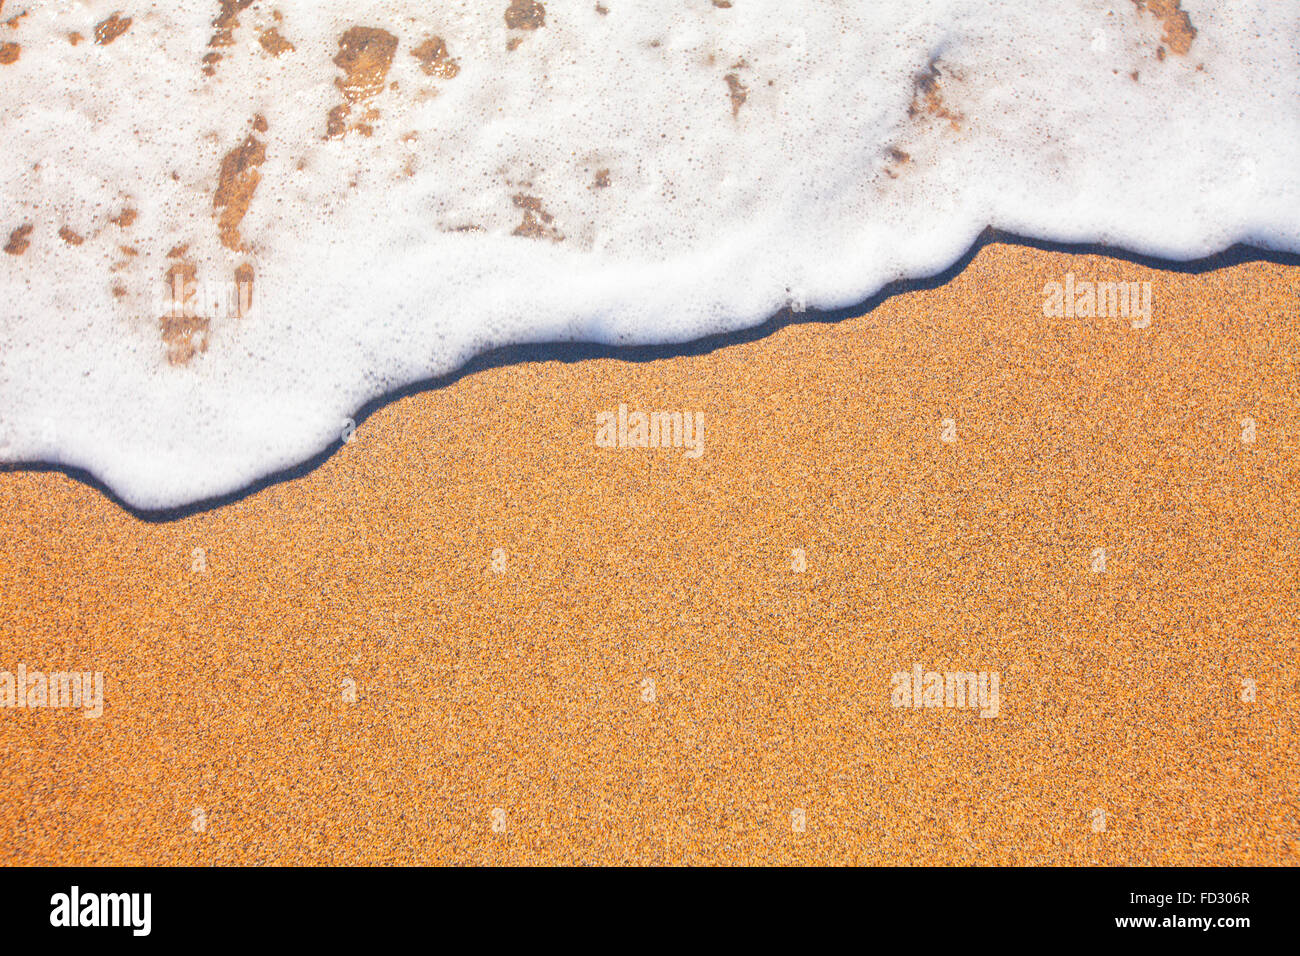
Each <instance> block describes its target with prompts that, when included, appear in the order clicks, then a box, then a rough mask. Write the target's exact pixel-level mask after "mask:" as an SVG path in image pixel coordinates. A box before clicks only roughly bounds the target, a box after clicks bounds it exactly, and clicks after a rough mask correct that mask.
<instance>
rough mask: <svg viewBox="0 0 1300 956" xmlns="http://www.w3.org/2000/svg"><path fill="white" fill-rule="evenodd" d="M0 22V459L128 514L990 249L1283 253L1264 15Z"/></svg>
mask: <svg viewBox="0 0 1300 956" xmlns="http://www.w3.org/2000/svg"><path fill="white" fill-rule="evenodd" d="M0 11H2V12H0V19H2V20H5V21H7V22H0V103H2V104H3V105H2V106H0V138H2V142H3V146H0V150H3V153H4V156H5V161H4V163H3V164H0V217H3V218H2V219H0V243H3V244H4V252H5V255H2V256H0V291H2V293H3V298H2V301H3V305H0V461H7V462H30V461H46V462H55V463H60V464H63V465H67V466H70V467H78V468H85V469H88V470H89V471H91V472H92V473H94V474H95V475H96V476H98V477H99V478H100V479H101V480H103V481H104V482H105V483H106V484H107V485H108V486H109V487H111V488H112V489H113V490H114V491H115V492H116V493H117V494H119V495H120V496H121V498H122V499H123V500H125V501H127V502H129V503H131V504H132V505H135V506H137V507H141V508H164V507H173V506H181V505H185V504H188V503H192V502H195V501H198V500H202V499H207V498H210V497H213V496H218V495H222V494H226V493H229V492H232V491H235V490H238V489H239V488H241V487H244V486H245V485H247V484H248V483H250V482H254V481H256V480H257V479H258V478H260V477H263V476H265V475H268V474H270V473H273V472H277V471H280V470H282V469H285V468H288V467H292V466H293V465H295V464H298V463H300V462H302V461H304V460H306V459H308V458H310V457H311V456H312V455H314V454H315V453H317V452H319V451H320V450H321V449H323V448H325V447H327V446H328V445H329V444H331V443H332V442H334V441H336V440H338V438H339V437H340V435H341V434H342V432H343V431H344V430H345V429H346V427H347V424H346V423H347V421H348V419H349V417H350V416H352V415H354V414H355V413H356V410H357V409H358V408H360V407H361V406H362V405H364V404H365V403H366V402H367V401H368V400H370V399H373V398H374V397H376V396H378V395H380V394H382V393H384V392H386V391H389V390H391V389H393V388H396V387H400V386H402V385H405V384H409V383H411V382H414V381H418V380H421V379H425V378H429V377H431V376H436V375H439V374H443V373H446V372H449V371H452V370H454V369H455V368H457V367H459V366H460V365H462V364H464V363H465V362H466V361H467V360H468V359H469V358H471V357H472V356H474V355H475V354H478V353H480V352H482V351H484V350H487V349H489V348H492V347H494V346H497V345H504V344H511V343H527V342H539V341H557V340H558V341H563V340H580V341H592V342H601V343H610V344H623V343H667V342H676V341H684V340H688V339H692V338H695V337H698V336H701V335H705V334H709V333H715V332H722V331H728V330H735V329H739V328H743V327H746V326H750V325H754V324H756V323H759V322H761V321H763V320H764V319H766V318H767V317H769V316H771V315H772V314H773V313H775V312H777V311H779V310H780V309H782V308H784V307H786V306H789V305H791V304H792V303H793V304H797V305H798V306H807V307H821V308H832V307H838V306H843V305H846V304H850V303H853V302H856V301H861V300H862V299H864V298H866V297H868V296H870V295H871V294H872V293H873V292H875V291H877V290H879V289H880V288H881V287H882V286H884V285H885V284H887V283H889V282H890V281H892V280H896V279H900V278H908V277H917V276H923V275H929V274H933V273H935V272H937V271H939V270H942V269H943V268H944V267H946V266H947V265H949V264H951V263H952V262H953V261H955V260H956V259H957V258H958V257H959V256H960V255H961V254H962V253H963V252H964V251H965V250H966V249H967V248H968V247H969V245H970V244H971V242H972V241H973V239H974V238H975V237H976V235H977V234H978V233H979V231H980V230H981V229H983V228H984V227H986V226H990V225H991V226H995V227H997V228H1000V229H1004V230H1007V231H1010V232H1015V233H1018V234H1021V235H1026V236H1034V237H1041V238H1045V239H1051V240H1058V241H1063V242H1077V241H1096V242H1105V243H1109V244H1113V245H1116V246H1121V247H1125V248H1127V249H1131V250H1134V251H1138V252H1145V253H1149V254H1153V255H1159V256H1164V257H1170V258H1190V257H1197V256H1203V255H1207V254H1210V253H1213V252H1216V251H1218V250H1221V249H1223V248H1225V247H1227V246H1229V245H1231V244H1232V243H1234V242H1242V241H1245V242H1250V243H1254V244H1256V245H1259V246H1263V247H1268V248H1273V249H1279V250H1289V251H1297V250H1300V202H1298V200H1300V193H1298V191H1297V181H1296V180H1297V170H1300V155H1298V154H1300V108H1298V107H1300V65H1298V61H1297V56H1296V50H1297V48H1298V47H1300V6H1297V5H1296V4H1294V3H1279V2H1275V0H1274V2H1262V0H1261V2H1245V0H1237V2H1233V3H1231V4H1226V3H1216V2H1206V0H1183V2H1181V3H1180V2H1177V0H1110V2H1100V0H1067V2H1062V3H1050V4H1049V3H1041V2H1029V0H929V2H927V0H905V2H879V0H878V2H872V3H866V2H862V3H848V2H842V3H827V2H812V0H806V2H805V0H779V2H778V0H729V2H723V0H672V2H668V0H662V2H655V0H635V2H632V0H600V2H579V0H574V2H563V3H561V2H558V0H551V2H545V3H543V2H533V0H484V2H475V3H472V4H463V3H459V4H452V3H425V2H420V3H415V2H393V0H390V2H380V0H371V2H365V0H347V2H342V0H313V2H307V0H282V2H279V3H266V2H250V0H220V2H216V0H173V2H172V3H169V4H146V3H131V2H129V0H114V2H110V3H101V2H87V3H76V4H33V5H30V6H24V5H16V4H13V3H8V4H2V3H0ZM9 18H11V19H9Z"/></svg>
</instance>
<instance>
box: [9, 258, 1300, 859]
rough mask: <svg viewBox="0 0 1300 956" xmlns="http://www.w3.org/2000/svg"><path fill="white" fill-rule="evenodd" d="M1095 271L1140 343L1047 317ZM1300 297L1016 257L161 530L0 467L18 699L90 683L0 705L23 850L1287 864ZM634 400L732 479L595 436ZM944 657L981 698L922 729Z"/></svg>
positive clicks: (1299, 840) (508, 386)
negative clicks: (37, 682) (39, 682)
mask: <svg viewBox="0 0 1300 956" xmlns="http://www.w3.org/2000/svg"><path fill="white" fill-rule="evenodd" d="M1067 273H1073V274H1074V275H1075V276H1077V277H1079V278H1080V279H1089V280H1110V279H1115V280H1119V279H1122V280H1124V281H1130V282H1150V283H1151V284H1152V301H1153V306H1154V308H1153V313H1154V314H1153V319H1152V322H1151V324H1150V327H1148V328H1145V329H1135V328H1133V327H1132V323H1131V322H1130V321H1129V320H1127V319H1123V318H1077V317H1075V318H1065V317H1060V318H1049V317H1045V316H1044V314H1043V300H1044V296H1043V293H1042V290H1043V287H1044V285H1045V284H1046V283H1048V282H1053V281H1063V279H1064V277H1065V275H1066V274H1067ZM1298 292H1300V272H1298V271H1297V270H1296V269H1294V268H1288V267H1285V266H1280V265H1273V264H1268V263H1247V264H1243V265H1237V266H1233V267H1231V268H1228V269H1224V270H1221V271H1216V272H1212V273H1206V274H1202V275H1190V274H1184V273H1179V272H1169V271H1160V270H1153V269H1148V268H1145V267H1143V266H1140V265H1135V264H1131V263H1128V262H1123V261H1118V260H1114V259H1109V258H1104V257H1094V256H1083V255H1068V254H1065V253H1060V252H1046V251H1038V250H1032V249H1027V248H1022V247H1016V246H1006V245H993V246H989V247H986V248H985V249H983V250H982V251H981V252H980V253H979V254H978V255H977V256H976V258H975V259H974V261H973V262H972V263H971V264H970V265H969V266H968V267H967V268H966V269H965V270H964V271H962V272H961V273H960V274H959V275H957V276H956V277H955V278H954V279H953V280H952V281H951V282H949V283H946V284H944V285H942V286H940V287H938V288H935V289H933V290H928V291H924V290H923V291H917V292H912V293H908V294H905V295H900V296H896V297H893V298H890V299H888V300H887V301H885V302H884V303H883V304H882V305H880V306H879V307H878V308H876V309H875V310H873V311H871V312H870V313H869V314H867V315H864V316H862V317H859V318H854V319H848V320H845V321H842V322H838V323H832V324H826V323H807V324H799V325H793V326H790V327H787V328H784V329H782V330H780V331H778V332H776V333H775V334H773V335H771V336H768V337H765V338H762V339H759V340H757V341H752V342H748V343H744V344H737V345H733V346H729V347H726V348H722V349H719V350H716V351H713V352H711V353H709V354H704V355H688V356H685V357H678V358H672V359H666V360H658V361H651V362H629V361H620V360H614V359H598V360H592V361H583V362H577V363H571V364H565V363H559V362H547V363H540V364H523V365H516V366H511V367H505V368H498V369H492V370H488V371H484V372H481V373H478V374H474V375H471V376H468V377H466V378H464V379H462V380H460V381H458V382H456V383H455V384H453V385H451V386H449V387H447V388H445V389H441V390H437V391H432V392H427V393H423V394H419V395H415V396H412V397H408V398H404V399H401V400H399V401H397V402H395V403H393V404H391V405H389V406H387V407H385V408H383V409H382V410H380V411H379V412H377V413H376V414H374V415H373V416H372V417H370V418H369V419H368V420H367V421H365V422H364V423H363V424H362V426H361V427H360V429H359V430H358V431H357V433H356V436H355V440H354V441H353V442H352V443H351V444H349V445H348V446H347V447H345V448H344V449H343V450H342V451H341V452H339V453H338V454H337V455H335V456H334V457H332V458H331V459H329V460H328V461H327V462H325V464H323V465H322V466H321V467H320V468H318V469H316V470H315V471H313V472H311V473H310V474H309V475H307V476H306V477H303V478H301V479H299V480H295V481H292V482H288V483H284V484H279V485H276V486H273V487H270V488H267V489H265V490H262V491H260V492H258V493H256V494H254V495H252V496H250V497H247V498H245V499H243V500H240V501H237V502H235V503H233V504H230V505H228V506H225V507H221V508H219V509H217V510H215V511H211V512H208V513H204V514H199V515H195V516H192V517H188V518H185V519H182V520H178V521H174V522H170V523H165V524H151V523H147V522H143V521H141V520H139V519H137V518H135V517H133V516H131V515H130V514H128V513H126V512H124V511H122V510H121V509H120V508H119V507H118V506H116V505H114V504H113V503H111V502H110V501H108V500H106V499H105V498H104V497H103V496H102V495H101V494H100V493H99V492H97V491H96V490H94V489H92V488H89V487H87V486H85V485H82V484H80V483H78V482H75V481H73V480H71V479H69V478H67V477H64V476H63V475H61V474H57V473H53V474H51V473H29V472H17V473H8V474H0V541H3V545H2V547H0V607H2V608H3V614H0V670H9V671H13V670H15V669H16V667H17V666H18V665H19V664H23V665H25V666H26V667H27V668H28V669H29V670H41V671H46V672H53V671H59V670H77V671H99V672H102V673H103V675H104V712H103V715H102V716H101V717H100V718H98V719H88V718H86V717H83V716H82V715H81V714H80V713H78V712H76V711H74V710H55V709H50V708H44V709H42V708H24V709H12V710H4V711H0V834H2V835H3V842H2V843H0V862H3V863H5V864H54V863H59V864H131V863H151V864H233V863H267V864H279V863H334V864H361V863H379V862H384V863H527V862H540V863H616V862H617V863H622V862H627V863H633V862H635V863H757V862H767V863H778V862H780V863H891V864H895V863H896V864H926V863H970V864H1005V863H1026V864H1029V863H1041V864H1244V863H1254V864H1286V865H1295V864H1297V863H1300V806H1298V798H1297V796H1296V792H1295V768H1296V764H1295V753H1296V750H1297V744H1298V743H1300V740H1298V733H1297V730H1298V726H1297V711H1298V708H1297V698H1298V696H1300V667H1298V666H1297V664H1298V661H1297V646H1298V645H1297V631H1298V630H1300V625H1298V624H1297V621H1298V620H1300V599H1298V598H1297V593H1298V591H1297V584H1298V583H1300V582H1298V579H1297V573H1298V571H1300V558H1298V557H1297V553H1298V550H1297V546H1298V545H1300V528H1298V527H1297V524H1298V522H1297V518H1296V507H1295V505H1296V491H1297V487H1300V486H1298V484H1297V463H1298V462H1300V458H1298V457H1297V449H1298V446H1300V401H1298V400H1300V333H1298V332H1297V328H1296V321H1295V320H1296V314H1297V310H1296V306H1297V293H1298ZM620 404H626V405H628V406H629V408H631V409H634V410H635V409H641V410H647V411H648V410H683V411H686V410H689V411H698V412H703V414H704V421H705V433H704V453H703V455H702V456H700V457H699V458H695V459H692V458H689V457H687V456H686V455H685V454H683V452H682V451H681V450H673V449H669V450H663V449H660V450H651V449H606V448H600V447H597V444H596V442H595V440H594V436H595V433H596V416H597V415H598V414H600V413H601V412H603V411H612V410H616V409H617V408H618V406H619V405H620ZM945 419H950V420H951V421H950V422H945ZM945 438H949V439H951V440H945ZM196 549H198V550H197V551H196ZM1098 549H1104V552H1099V551H1098ZM1099 558H1100V559H1101V560H1100V561H1099ZM801 559H802V560H801ZM799 568H802V570H799ZM916 664H920V665H921V666H922V668H923V669H924V670H926V671H931V670H933V671H949V670H952V671H962V672H966V671H972V672H992V671H996V672H997V673H998V674H999V676H1000V691H999V694H1000V699H999V708H998V711H999V712H998V715H997V716H996V717H995V718H985V717H981V716H980V714H979V712H978V711H976V710H973V709H971V708H960V707H959V708H948V707H942V708H913V707H895V706H892V704H891V678H892V675H893V674H895V673H896V672H906V671H910V670H911V669H912V668H913V665H916ZM353 688H355V692H353ZM353 698H355V699H353Z"/></svg>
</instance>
